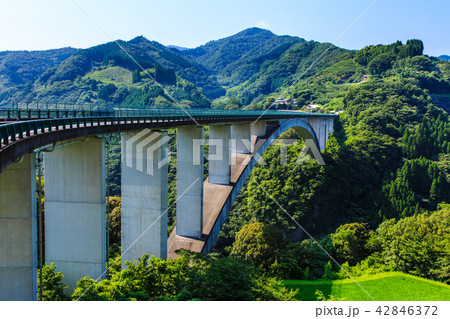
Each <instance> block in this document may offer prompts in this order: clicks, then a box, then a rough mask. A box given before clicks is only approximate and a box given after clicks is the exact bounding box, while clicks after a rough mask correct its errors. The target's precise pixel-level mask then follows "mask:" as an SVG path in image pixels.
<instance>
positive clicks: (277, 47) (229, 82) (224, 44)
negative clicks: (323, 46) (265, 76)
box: [183, 28, 305, 87]
mask: <svg viewBox="0 0 450 319" xmlns="http://www.w3.org/2000/svg"><path fill="white" fill-rule="evenodd" d="M304 41H305V40H303V39H301V38H298V37H291V36H277V35H275V34H273V33H272V32H270V31H268V30H263V29H259V28H250V29H246V30H244V31H241V32H239V33H237V34H235V35H232V36H230V37H227V38H224V39H220V40H216V41H211V42H208V43H207V44H205V45H202V46H200V47H198V48H195V49H190V50H186V51H184V52H183V53H184V54H185V55H186V56H189V57H191V58H192V59H194V60H195V61H197V62H198V63H199V64H201V65H203V66H204V67H205V68H206V69H208V70H209V72H210V73H212V74H214V75H216V76H217V78H218V81H219V83H220V84H221V85H224V86H226V87H233V86H236V85H239V84H241V83H243V82H245V81H246V80H248V79H250V77H252V76H253V75H255V74H256V73H257V72H259V71H260V70H261V69H262V68H265V67H267V65H268V64H270V63H272V62H273V61H275V60H277V59H278V58H279V57H280V56H281V55H283V53H284V52H286V51H287V50H288V49H289V48H290V47H292V46H293V45H294V44H297V43H302V42H304Z"/></svg>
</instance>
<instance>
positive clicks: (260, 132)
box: [251, 121, 266, 137]
mask: <svg viewBox="0 0 450 319" xmlns="http://www.w3.org/2000/svg"><path fill="white" fill-rule="evenodd" d="M251 126H252V129H251V130H252V135H254V136H258V137H260V136H265V135H266V122H265V121H257V122H256V123H253V124H252V125H251Z"/></svg>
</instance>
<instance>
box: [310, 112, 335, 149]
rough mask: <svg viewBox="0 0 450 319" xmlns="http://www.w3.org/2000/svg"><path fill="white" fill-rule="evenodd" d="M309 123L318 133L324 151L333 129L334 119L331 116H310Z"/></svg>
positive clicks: (320, 145)
mask: <svg viewBox="0 0 450 319" xmlns="http://www.w3.org/2000/svg"><path fill="white" fill-rule="evenodd" d="M308 123H309V124H310V125H311V127H312V128H313V130H314V132H315V133H316V137H317V140H318V142H319V147H320V150H321V151H323V150H324V149H325V147H326V143H327V141H328V137H329V134H330V133H331V132H332V131H333V119H332V118H331V119H329V118H319V119H317V118H309V119H308Z"/></svg>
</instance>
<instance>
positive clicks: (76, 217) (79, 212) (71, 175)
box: [44, 138, 106, 291]
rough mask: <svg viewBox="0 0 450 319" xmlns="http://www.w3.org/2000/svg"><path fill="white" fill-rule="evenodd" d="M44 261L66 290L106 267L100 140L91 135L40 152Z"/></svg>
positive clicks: (92, 276)
mask: <svg viewBox="0 0 450 319" xmlns="http://www.w3.org/2000/svg"><path fill="white" fill-rule="evenodd" d="M44 162H45V179H44V180H45V262H46V263H47V264H50V263H55V265H56V266H57V271H62V272H63V274H64V282H65V283H66V284H67V285H68V289H69V291H73V289H74V288H76V283H77V282H78V280H80V279H81V278H82V277H84V276H89V277H90V278H94V279H97V278H99V277H103V276H102V275H103V272H104V271H105V269H106V183H105V180H106V170H105V141H104V140H103V139H98V138H91V139H89V140H88V141H87V142H77V143H73V144H69V145H66V146H62V147H61V148H57V149H55V150H54V151H53V152H51V153H46V154H45V161H44Z"/></svg>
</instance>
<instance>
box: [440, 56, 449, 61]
mask: <svg viewBox="0 0 450 319" xmlns="http://www.w3.org/2000/svg"><path fill="white" fill-rule="evenodd" d="M438 59H441V60H444V61H450V55H441V56H438Z"/></svg>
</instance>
